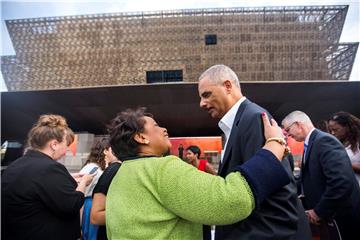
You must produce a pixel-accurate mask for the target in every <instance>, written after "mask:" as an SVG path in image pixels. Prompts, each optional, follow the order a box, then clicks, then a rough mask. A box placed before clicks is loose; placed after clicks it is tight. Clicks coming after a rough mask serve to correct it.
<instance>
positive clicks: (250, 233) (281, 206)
mask: <svg viewBox="0 0 360 240" xmlns="http://www.w3.org/2000/svg"><path fill="white" fill-rule="evenodd" d="M262 112H267V111H266V110H265V109H263V108H261V107H260V106H258V105H256V104H254V103H252V102H251V101H249V100H245V101H244V102H243V103H241V105H240V107H239V109H238V111H237V114H236V117H235V120H234V123H233V126H232V130H231V134H230V137H229V140H228V143H227V146H226V151H225V154H224V158H223V162H222V163H221V165H220V167H219V173H218V174H219V175H220V176H222V177H225V176H226V175H227V174H229V173H230V172H232V171H233V169H234V168H235V167H236V165H238V164H242V163H244V162H245V161H247V160H249V159H250V158H251V157H252V156H253V155H254V154H255V153H256V151H257V150H259V149H260V148H261V147H262V146H263V145H264V143H265V138H264V135H263V125H262V119H261V113H262ZM282 164H283V166H284V168H285V169H286V170H287V171H288V174H289V175H291V182H290V184H288V185H286V186H285V187H283V188H282V189H281V190H279V191H278V192H276V193H274V194H272V195H271V196H270V197H268V198H267V199H265V201H264V202H263V203H262V204H261V205H260V207H259V208H257V209H255V210H254V212H253V213H252V214H251V215H250V216H249V217H248V218H247V219H245V220H243V221H241V222H238V223H235V224H232V225H227V226H216V234H215V236H216V239H261V240H265V239H276V240H280V239H302V240H306V239H310V237H311V234H310V229H309V225H308V221H307V219H306V216H305V213H304V209H303V208H302V206H301V203H300V201H299V200H298V198H297V191H296V183H295V180H294V178H293V177H292V171H291V167H290V163H289V161H288V160H287V159H284V160H283V161H282Z"/></svg>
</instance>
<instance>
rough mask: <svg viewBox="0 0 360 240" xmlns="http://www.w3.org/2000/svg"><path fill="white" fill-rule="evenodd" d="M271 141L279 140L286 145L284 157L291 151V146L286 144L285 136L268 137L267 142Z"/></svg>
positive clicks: (278, 141)
mask: <svg viewBox="0 0 360 240" xmlns="http://www.w3.org/2000/svg"><path fill="white" fill-rule="evenodd" d="M269 142H277V143H279V144H281V145H282V146H284V147H285V149H284V157H286V156H287V155H288V154H290V153H291V151H290V148H289V146H288V145H287V144H286V141H285V139H284V138H280V137H273V138H268V139H266V142H265V144H267V143H269Z"/></svg>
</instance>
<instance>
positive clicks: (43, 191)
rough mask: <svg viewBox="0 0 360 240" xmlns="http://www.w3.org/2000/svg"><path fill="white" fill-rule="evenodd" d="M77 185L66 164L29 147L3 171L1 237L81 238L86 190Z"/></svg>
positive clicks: (61, 239)
mask: <svg viewBox="0 0 360 240" xmlns="http://www.w3.org/2000/svg"><path fill="white" fill-rule="evenodd" d="M76 187H77V183H76V182H75V180H74V179H73V178H72V177H71V176H70V174H69V173H68V171H67V170H66V168H65V167H64V166H63V165H62V164H60V163H57V162H56V161H54V160H53V159H51V158H50V157H49V156H47V155H45V154H43V153H41V152H38V151H32V150H29V151H28V152H27V153H26V154H25V156H24V157H21V158H19V159H18V160H16V161H15V162H13V163H12V164H10V166H9V167H8V168H7V169H6V170H5V171H4V173H3V175H2V179H1V195H2V196H1V198H2V199H1V200H2V201H1V220H2V221H1V229H2V231H1V235H2V236H1V239H4V240H6V239H11V240H16V239H19V240H23V239H59V240H64V239H66V240H70V239H78V238H79V237H80V212H79V211H80V208H81V206H82V205H83V203H84V194H83V193H81V192H77V191H75V189H76Z"/></svg>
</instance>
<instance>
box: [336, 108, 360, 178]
mask: <svg viewBox="0 0 360 240" xmlns="http://www.w3.org/2000/svg"><path fill="white" fill-rule="evenodd" d="M329 129H330V133H331V134H332V135H334V136H335V137H336V138H337V139H339V140H340V142H341V143H342V144H343V145H344V147H345V150H346V152H347V154H348V155H349V158H350V161H351V165H352V169H353V170H354V173H355V176H356V178H357V180H358V183H359V185H360V119H359V118H357V117H355V116H354V115H352V114H350V113H347V112H337V113H335V114H334V115H333V116H332V117H331V118H330V120H329Z"/></svg>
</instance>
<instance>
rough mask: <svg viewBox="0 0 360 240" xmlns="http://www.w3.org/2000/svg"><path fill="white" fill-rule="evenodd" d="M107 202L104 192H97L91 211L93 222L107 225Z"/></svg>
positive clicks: (91, 220) (91, 221)
mask: <svg viewBox="0 0 360 240" xmlns="http://www.w3.org/2000/svg"><path fill="white" fill-rule="evenodd" d="M105 204H106V196H105V195H104V194H103V193H95V194H94V196H93V201H92V207H91V213H90V223H91V224H96V225H105Z"/></svg>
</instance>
